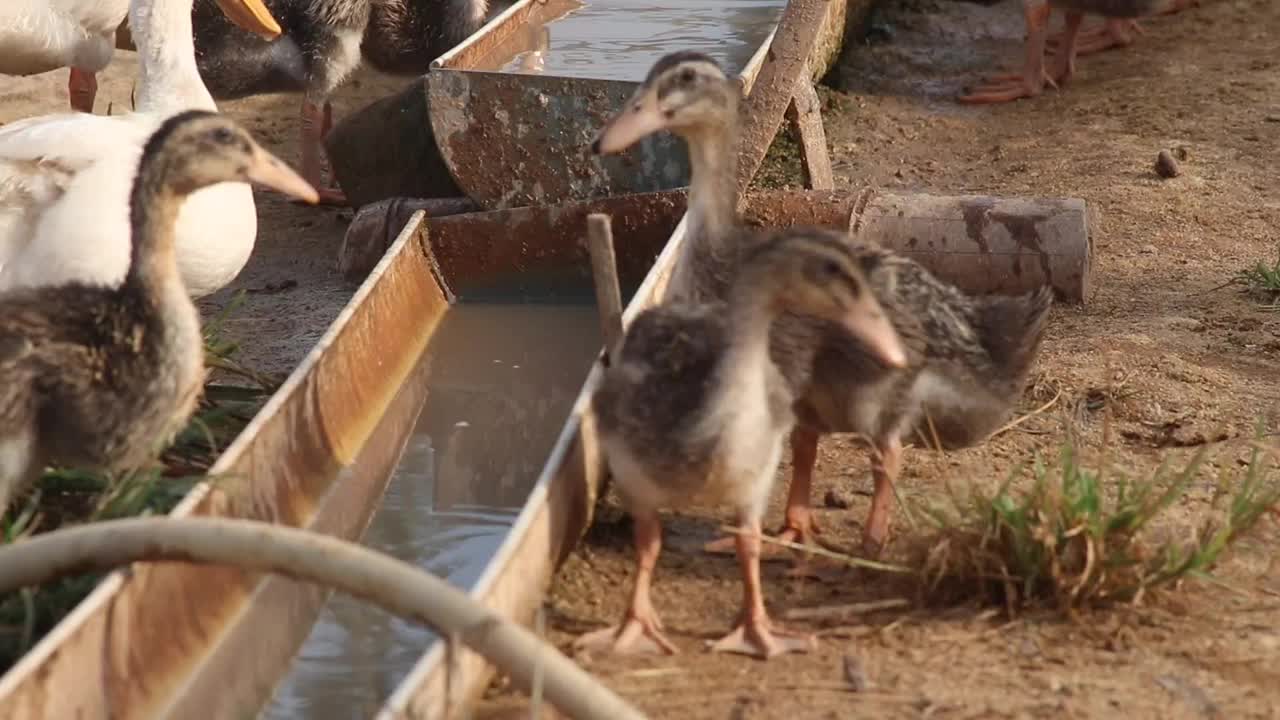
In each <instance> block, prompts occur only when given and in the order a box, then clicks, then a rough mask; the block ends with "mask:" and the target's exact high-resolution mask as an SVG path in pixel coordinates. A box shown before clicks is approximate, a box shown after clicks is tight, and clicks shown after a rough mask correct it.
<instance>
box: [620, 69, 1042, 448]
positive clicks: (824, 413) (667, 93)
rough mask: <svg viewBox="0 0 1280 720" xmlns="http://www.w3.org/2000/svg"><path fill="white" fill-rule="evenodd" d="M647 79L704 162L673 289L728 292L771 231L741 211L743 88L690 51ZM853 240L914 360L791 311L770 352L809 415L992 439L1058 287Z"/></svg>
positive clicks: (951, 440)
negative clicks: (966, 288)
mask: <svg viewBox="0 0 1280 720" xmlns="http://www.w3.org/2000/svg"><path fill="white" fill-rule="evenodd" d="M646 87H651V88H652V90H653V92H654V93H655V95H656V98H657V99H658V101H659V102H662V101H663V100H664V99H667V100H670V101H671V102H672V103H673V105H672V106H671V108H670V109H672V110H673V113H678V112H689V113H690V119H689V120H687V121H683V122H685V125H683V126H682V127H681V128H680V129H679V130H675V131H676V132H678V133H679V134H680V135H682V136H683V137H684V138H685V139H686V142H687V143H688V144H689V154H690V160H691V162H692V165H693V178H692V182H691V189H690V203H689V205H690V213H689V215H690V217H689V220H688V222H689V234H688V236H687V238H686V241H685V243H684V246H683V248H682V257H680V258H679V260H678V266H677V271H676V272H675V273H674V274H673V276H672V281H671V284H670V285H669V286H668V293H670V294H671V296H672V297H683V298H690V299H694V300H699V301H701V300H715V299H723V298H724V297H725V293H726V292H727V289H728V287H729V284H730V282H731V280H732V278H733V277H734V275H735V273H736V272H737V268H738V263H739V258H740V257H741V255H742V253H743V252H744V249H745V248H749V247H751V246H753V245H755V244H756V243H758V242H760V238H762V237H765V236H766V233H761V232H760V231H756V230H751V229H748V228H745V227H742V226H741V224H740V223H739V221H738V219H737V216H736V213H735V211H734V208H733V185H732V183H733V178H734V176H735V167H736V154H735V152H734V148H735V145H736V142H737V137H736V126H737V112H738V99H739V97H740V96H739V92H738V88H737V85H736V84H735V83H734V82H733V81H732V80H729V79H727V78H726V77H725V76H724V75H723V73H722V72H721V71H720V69H719V67H718V66H717V65H716V64H715V62H714V61H713V60H711V59H710V58H708V57H706V56H703V55H700V54H698V53H691V52H681V53H672V54H670V55H668V56H666V57H664V58H663V59H661V60H659V61H658V62H657V63H656V64H655V65H654V67H653V69H652V70H651V71H650V73H649V75H648V77H647V79H646ZM644 92H646V89H645V88H642V89H641V90H640V91H639V92H638V94H642V93H644ZM685 108H690V109H689V110H685ZM673 122H674V120H673ZM846 242H847V243H849V244H850V247H851V248H853V249H854V251H855V252H856V253H857V255H858V256H859V258H860V262H861V263H862V265H863V269H864V270H865V271H866V273H867V279H868V282H869V283H870V284H871V287H872V288H873V289H874V290H875V292H876V294H877V297H878V298H879V300H880V302H881V303H882V305H883V306H884V307H885V310H886V312H887V313H889V316H890V318H891V320H892V322H893V325H894V327H895V329H896V330H897V331H898V333H899V334H900V335H901V337H902V339H903V342H904V343H905V344H906V346H907V348H908V351H909V353H910V354H911V356H912V362H911V367H909V368H908V369H906V370H894V371H889V370H887V369H885V368H884V367H883V366H881V365H880V364H879V363H877V362H876V361H875V360H874V359H872V358H870V357H868V356H867V354H866V352H865V351H864V350H863V349H862V347H861V346H860V345H859V344H858V342H857V341H856V340H854V339H853V338H850V337H849V336H848V334H846V333H841V332H839V331H838V330H837V331H835V332H831V329H830V327H829V326H828V325H826V324H824V323H822V322H820V321H816V320H811V319H801V318H797V317H794V316H784V317H782V318H780V319H779V321H778V322H776V323H775V324H774V329H773V332H772V335H771V338H770V355H771V357H772V358H773V361H774V363H775V364H776V365H777V366H778V368H779V370H780V371H781V373H782V375H783V376H784V377H785V378H787V380H788V383H789V385H790V386H791V388H792V390H793V392H795V393H796V395H797V397H799V398H801V400H800V407H799V408H798V410H799V412H800V415H801V419H802V421H803V422H805V423H806V424H810V425H812V426H814V428H815V429H818V430H821V431H824V432H856V433H862V434H866V435H868V436H875V435H876V434H878V433H880V432H884V431H887V429H889V428H891V427H896V428H897V429H898V431H899V432H900V433H908V432H910V431H911V430H913V429H914V428H915V427H916V426H917V425H918V424H919V422H920V421H921V420H922V419H923V418H922V413H923V412H925V411H927V412H928V413H929V415H930V417H931V418H932V421H933V429H934V430H936V432H937V435H938V440H940V441H941V444H942V446H943V447H944V448H955V447H963V446H966V445H970V444H973V443H975V442H978V441H980V440H981V439H983V438H984V437H985V436H986V435H987V434H988V433H990V432H991V431H992V430H995V429H996V428H997V427H998V426H999V424H1000V423H1001V422H1003V421H1004V419H1005V417H1006V415H1007V413H1008V412H1009V411H1010V409H1011V408H1012V405H1013V403H1014V402H1015V401H1016V399H1017V397H1018V394H1019V393H1020V392H1021V386H1022V383H1023V382H1024V381H1025V378H1026V374H1027V372H1028V371H1029V369H1030V366H1031V363H1032V361H1033V360H1034V358H1035V356H1036V353H1037V351H1038V348H1039V343H1040V338H1041V336H1042V334H1043V329H1044V324H1045V320H1046V318H1047V313H1048V309H1049V306H1050V304H1051V302H1052V293H1051V291H1050V290H1049V289H1048V288H1041V289H1039V290H1036V291H1033V292H1030V293H1027V294H1025V295H1023V296H1016V297H1009V296H999V295H992V296H981V297H970V296H968V295H966V294H964V293H962V292H960V291H959V290H957V289H956V288H955V287H954V286H952V285H950V284H948V283H945V282H942V281H940V280H938V279H937V278H936V277H935V276H934V275H933V274H932V273H930V272H929V271H928V270H926V269H925V268H924V267H922V266H921V265H919V264H918V263H916V262H914V261H912V260H910V259H908V258H905V257H902V256H900V255H897V254H895V253H892V252H889V251H887V250H884V249H881V248H879V247H876V246H872V245H866V244H856V243H853V241H852V240H848V239H846ZM811 360H812V361H811ZM922 376H923V377H925V378H927V379H926V380H925V381H921V377H922ZM930 435H932V432H930Z"/></svg>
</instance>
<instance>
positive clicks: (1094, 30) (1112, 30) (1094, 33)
mask: <svg viewBox="0 0 1280 720" xmlns="http://www.w3.org/2000/svg"><path fill="white" fill-rule="evenodd" d="M1145 32H1146V31H1145V30H1143V29H1142V26H1141V25H1139V24H1138V21H1137V20H1126V19H1117V18H1109V19H1107V21H1106V22H1103V23H1099V24H1097V25H1091V26H1089V27H1087V28H1084V29H1082V30H1081V31H1080V34H1079V37H1077V38H1076V55H1077V56H1079V55H1092V54H1094V53H1099V52H1102V51H1103V50H1110V49H1111V48H1122V47H1128V46H1130V45H1132V44H1133V41H1134V40H1136V39H1137V37H1138V36H1139V35H1142V34H1144V33H1145ZM1065 40H1066V32H1065V31H1064V32H1060V33H1058V34H1057V35H1054V36H1052V37H1050V38H1049V49H1050V50H1051V51H1053V52H1058V51H1059V50H1060V49H1061V48H1062V46H1063V43H1064V42H1065Z"/></svg>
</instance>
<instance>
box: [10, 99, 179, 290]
mask: <svg viewBox="0 0 1280 720" xmlns="http://www.w3.org/2000/svg"><path fill="white" fill-rule="evenodd" d="M153 125H154V118H150V117H149V116H141V117H140V116H138V115H137V114H131V115H129V116H102V115H89V114H86V113H74V114H72V113H67V114H59V115H46V116H42V117H36V118H28V119H25V120H20V121H18V122H14V123H10V124H8V125H5V126H4V127H0V290H7V289H11V288H16V287H23V286H27V285H37V284H51V283H57V282H61V281H64V280H69V279H94V280H97V281H100V282H111V281H113V280H118V279H119V278H121V277H123V276H124V273H125V271H126V270H127V268H128V259H129V257H128V244H127V243H120V242H114V240H115V239H117V238H128V221H129V218H128V211H127V207H128V194H129V186H130V185H131V184H132V183H131V181H132V173H133V168H134V167H135V164H136V161H137V156H138V154H139V153H140V152H141V148H142V146H143V144H145V142H146V139H147V137H148V136H149V134H150V132H151V130H152V129H153ZM84 248H94V250H93V252H84V251H83V249H84ZM77 249H79V250H77Z"/></svg>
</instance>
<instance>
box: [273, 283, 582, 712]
mask: <svg viewBox="0 0 1280 720" xmlns="http://www.w3.org/2000/svg"><path fill="white" fill-rule="evenodd" d="M599 347H600V336H599V328H598V325H597V320H596V314H595V307H594V306H593V305H589V304H581V305H536V304H505V303H504V304H498V303H493V302H486V303H461V304H459V305H457V306H455V307H454V308H452V309H451V310H450V311H449V312H448V314H446V315H445V317H444V319H443V320H442V322H441V325H440V327H439V328H438V329H437V331H436V334H435V336H434V337H433V339H432V341H431V344H430V345H429V346H428V348H427V350H426V353H425V354H424V356H423V359H422V361H421V362H423V363H428V364H429V366H428V368H427V371H426V372H424V373H421V374H419V376H420V377H425V378H426V380H425V382H427V383H428V388H429V390H428V394H427V401H426V404H425V405H424V406H423V409H422V413H421V415H420V416H419V418H418V421H417V425H416V427H415V429H414V431H413V435H412V436H411V437H410V439H409V441H408V444H407V446H406V448H405V451H404V456H403V457H402V458H401V460H400V463H399V466H398V467H397V469H396V471H395V473H394V475H393V476H392V478H391V481H390V483H389V485H388V488H387V492H386V495H385V497H384V500H383V503H382V505H381V506H380V508H379V509H378V511H377V513H376V514H375V515H374V517H373V520H372V523H371V525H370V526H369V529H368V531H367V532H366V533H365V536H364V538H363V542H364V544H365V545H367V546H369V547H372V548H375V549H377V550H381V551H383V552H387V553H390V554H392V555H394V556H396V557H398V558H400V559H402V560H407V561H409V562H411V563H414V564H415V565H418V566H420V567H422V568H425V569H426V570H428V571H430V572H433V573H435V574H437V575H438V576H441V577H444V578H446V579H448V580H449V581H450V582H452V583H453V584H455V585H457V586H459V587H462V588H469V587H471V585H472V584H474V583H475V581H476V580H477V579H478V578H479V576H480V573H481V572H482V571H483V569H484V565H485V563H486V562H487V561H488V559H489V558H490V557H491V556H492V555H493V554H494V552H495V551H496V550H497V548H498V546H499V545H500V544H501V543H502V541H503V539H504V538H505V536H506V533H507V531H508V530H509V528H510V527H511V524H512V523H513V522H514V520H515V517H516V513H517V512H518V511H519V508H520V507H521V506H522V505H523V504H524V501H525V498H526V497H527V495H528V493H529V490H530V488H531V487H532V486H533V482H534V481H535V480H536V479H537V475H538V473H539V471H540V470H541V469H542V465H543V462H544V460H545V458H546V456H547V454H548V452H549V451H550V450H551V446H552V445H553V444H554V443H555V440H556V437H557V435H558V433H559V431H560V428H561V426H562V425H563V422H564V420H565V418H566V417H567V415H568V412H569V407H570V405H571V404H572V403H573V400H574V398H575V397H576V396H577V393H578V391H579V390H580V389H581V386H582V381H583V379H584V378H585V376H586V372H587V370H588V369H589V367H590V363H591V362H592V360H593V359H594V358H595V353H596V351H597V350H598V349H599ZM433 641H434V635H433V634H432V633H430V632H429V631H427V630H425V629H423V628H421V627H419V626H417V625H413V624H411V623H408V622H404V621H402V620H400V619H399V618H395V617H391V616H389V615H387V614H386V613H384V612H382V611H381V610H379V609H377V608H374V607H371V606H367V605H364V604H361V603H358V602H356V601H354V600H352V599H351V598H349V597H346V596H343V595H334V596H332V597H331V599H330V600H329V602H328V603H327V604H326V605H325V607H324V609H323V610H322V611H321V614H320V617H319V619H318V620H317V622H316V625H315V627H314V628H313V629H312V632H311V635H310V636H309V637H308V638H307V640H306V641H305V643H304V644H303V646H302V648H301V650H300V651H299V653H298V655H297V657H296V659H295V660H294V664H293V668H292V669H291V671H290V672H289V674H288V675H286V677H285V678H284V680H283V681H282V682H281V685H280V686H279V687H278V688H277V689H276V693H275V696H274V697H273V698H272V699H271V701H270V702H269V704H268V705H267V706H266V708H264V710H263V712H262V715H261V717H262V718H269V719H271V720H355V719H356V718H368V717H371V716H372V714H373V713H374V712H376V711H377V708H378V707H379V706H380V705H381V703H382V702H383V701H384V700H385V699H386V698H387V696H389V695H390V694H391V692H392V691H393V690H394V689H395V687H396V686H397V685H398V684H399V683H400V681H401V680H402V679H404V677H405V675H407V674H408V672H409V670H410V669H411V668H412V667H413V665H414V664H415V663H416V662H417V661H418V658H419V657H420V656H421V655H422V654H423V652H425V651H426V649H427V648H428V647H430V645H431V643H432V642H433Z"/></svg>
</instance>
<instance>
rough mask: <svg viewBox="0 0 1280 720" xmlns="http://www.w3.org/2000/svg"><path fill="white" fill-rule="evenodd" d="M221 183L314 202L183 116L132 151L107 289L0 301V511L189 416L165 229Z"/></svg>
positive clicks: (197, 382) (277, 169)
mask: <svg viewBox="0 0 1280 720" xmlns="http://www.w3.org/2000/svg"><path fill="white" fill-rule="evenodd" d="M220 182H256V183H259V184H262V185H265V186H267V187H272V188H275V189H277V190H279V191H281V192H284V193H288V194H290V195H293V196H295V197H298V198H301V199H304V200H307V201H310V202H315V201H316V200H317V198H316V193H315V190H314V189H313V188H312V187H311V186H310V185H308V184H307V183H306V182H305V181H303V180H302V179H301V178H299V177H298V176H297V175H296V174H295V173H294V172H293V171H292V170H290V169H289V168H288V167H287V166H285V165H284V164H283V163H281V162H280V161H279V160H278V159H276V158H275V157H273V156H272V155H270V154H269V153H267V152H266V151H265V150H263V149H262V148H261V147H259V146H258V145H257V143H255V142H254V141H253V139H252V138H251V137H250V136H249V134H248V133H247V132H245V130H243V129H242V128H240V127H239V126H238V125H236V124H235V123H233V122H232V121H231V120H229V119H227V118H225V117H222V116H220V115H217V114H215V113H210V112H206V111H202V110H191V111H187V112H183V113H180V114H177V115H174V116H173V117H171V118H169V119H167V120H165V121H164V123H162V124H161V125H160V128H159V129H158V130H156V131H155V133H153V134H152V135H151V137H150V139H148V140H147V143H146V145H145V147H144V148H143V151H142V158H141V160H140V162H139V163H138V165H137V174H136V176H135V177H134V180H133V184H132V191H131V194H130V201H129V217H130V226H131V228H132V234H133V249H132V256H131V260H130V264H129V271H128V274H127V275H126V276H125V279H124V283H123V284H122V285H121V286H120V287H118V288H110V287H104V286H97V285H89V284H83V283H68V284H65V285H60V286H51V287H43V288H34V289H23V290H13V291H10V292H7V293H2V294H0V513H3V511H4V509H5V508H6V507H7V506H8V503H9V500H10V499H11V498H12V496H13V495H14V494H15V493H16V492H20V491H21V490H22V488H23V487H25V486H26V485H27V484H29V483H30V482H31V481H32V480H33V479H35V478H36V477H37V476H38V475H39V474H40V472H41V471H42V470H43V469H44V467H45V464H46V463H54V464H58V465H71V466H93V467H97V468H101V469H104V470H107V471H115V470H120V469H126V468H133V467H137V466H138V465H141V464H142V463H145V462H147V461H148V460H149V459H150V458H153V457H155V455H156V453H158V452H159V451H160V450H161V449H162V447H160V445H161V444H162V443H167V442H168V439H169V438H172V436H173V434H174V433H175V432H177V431H178V430H180V429H181V428H182V426H183V425H184V424H185V423H186V421H187V420H188V418H190V416H191V413H192V411H193V410H194V409H195V405H196V400H197V398H198V397H199V395H200V390H201V387H202V385H201V383H202V380H203V378H204V345H203V339H202V337H201V334H200V318H199V315H198V313H197V311H196V308H195V306H194V305H193V304H192V302H191V299H190V298H189V297H188V295H187V291H186V289H185V288H184V287H183V285H182V278H181V277H180V276H179V274H178V268H177V262H176V259H175V253H174V225H175V223H176V220H177V217H178V210H179V208H180V207H181V205H182V202H183V200H184V199H185V198H186V197H187V196H188V195H190V194H191V193H193V192H195V191H196V190H198V189H200V188H202V187H207V186H209V185H213V184H215V183H220Z"/></svg>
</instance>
